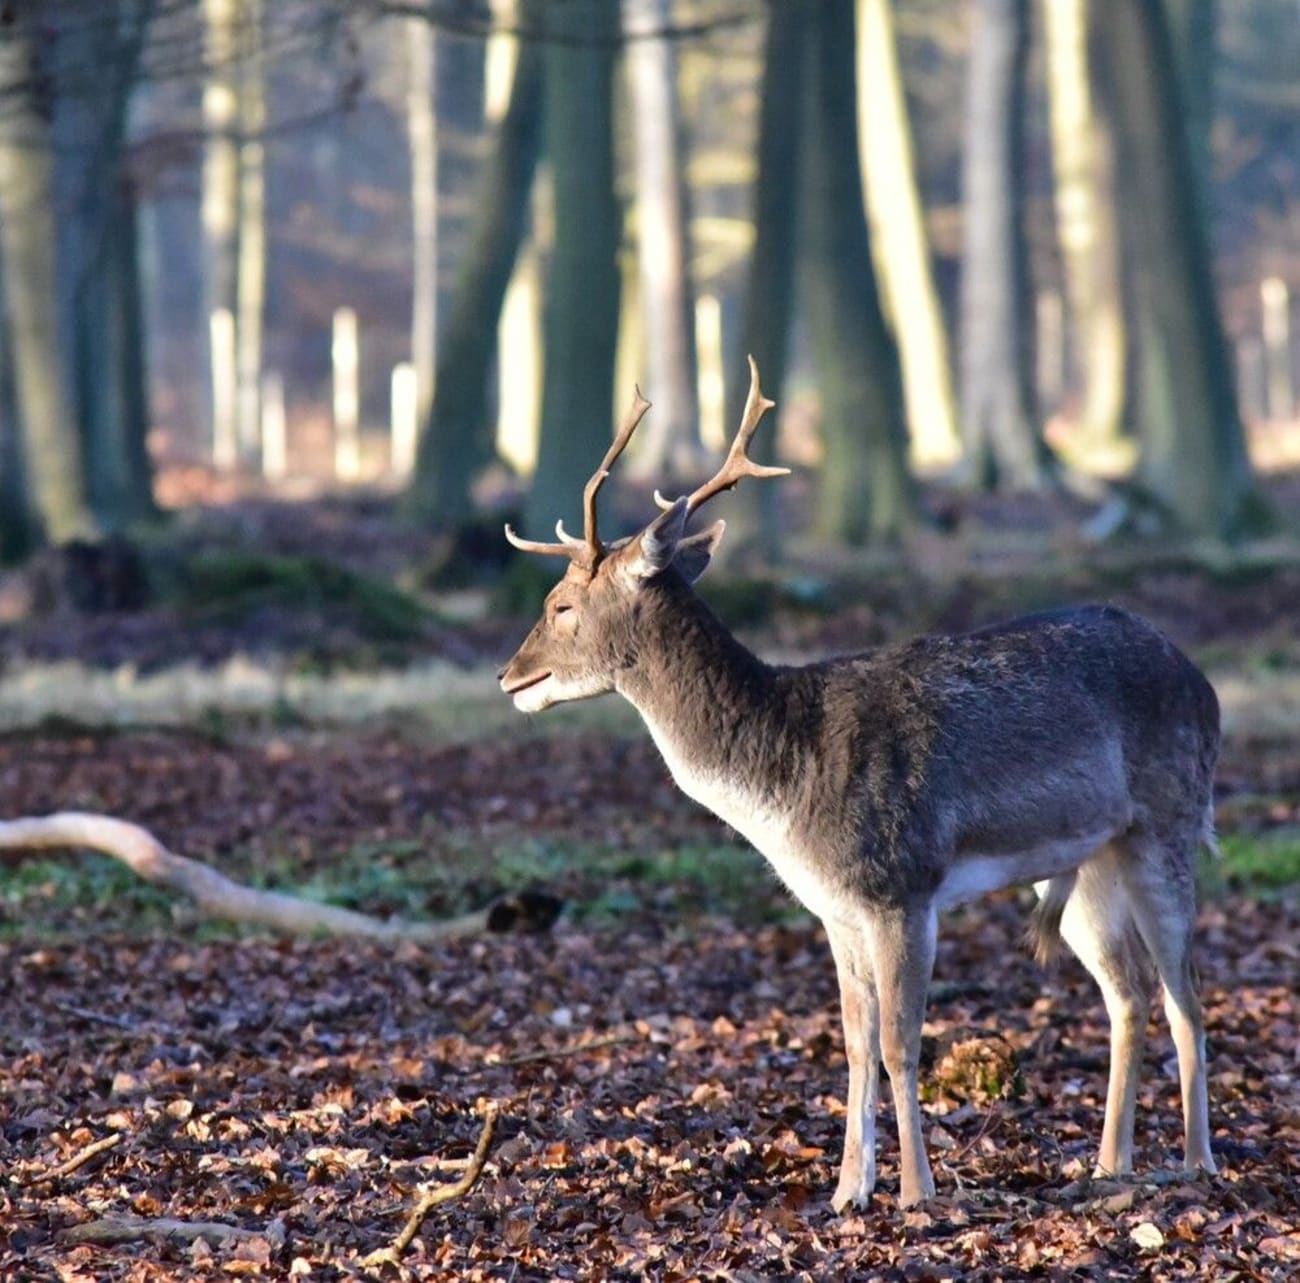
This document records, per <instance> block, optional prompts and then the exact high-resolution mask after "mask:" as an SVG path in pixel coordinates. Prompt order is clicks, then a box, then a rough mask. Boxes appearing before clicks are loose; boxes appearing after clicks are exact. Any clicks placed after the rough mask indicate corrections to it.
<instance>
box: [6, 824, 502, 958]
mask: <svg viewBox="0 0 1300 1283" xmlns="http://www.w3.org/2000/svg"><path fill="white" fill-rule="evenodd" d="M67 847H73V848H75V847H89V848H90V849H92V850H95V851H100V852H102V853H103V854H105V855H110V856H112V857H113V858H114V859H115V860H120V861H121V862H122V863H123V864H125V865H126V866H127V868H129V869H130V870H131V871H132V872H133V873H135V874H136V875H137V876H139V877H141V878H143V879H144V880H145V881H146V882H150V883H152V884H153V885H155V886H160V887H164V888H166V889H167V890H169V891H177V892H180V893H181V894H182V895H185V896H188V897H189V898H190V899H191V900H192V901H193V902H194V905H195V907H196V908H197V909H198V911H199V913H200V914H202V915H203V916H204V917H206V918H215V919H219V920H221V921H224V922H237V923H240V924H243V925H246V926H260V927H268V928H270V929H271V930H273V931H280V932H284V933H286V934H289V935H331V936H354V937H359V938H362V939H366V940H381V941H391V942H393V943H401V942H404V941H412V942H414V943H417V944H428V943H432V942H434V941H440V940H449V939H453V938H455V937H456V936H465V935H476V934H478V933H479V932H482V931H485V930H487V928H488V913H489V911H487V910H481V911H479V912H476V913H468V914H465V915H463V916H462V917H458V918H450V919H448V920H446V921H443V922H406V921H404V920H402V919H401V918H390V919H388V920H386V921H385V920H383V919H380V918H373V917H371V916H370V915H369V914H365V913H357V912H355V911H354V910H352V909H342V908H339V907H338V906H336V905H330V904H318V903H316V902H315V901H312V900H303V899H300V898H299V897H297V896H292V895H286V894H284V893H283V892H279V891H260V890H258V889H256V888H254V887H249V886H245V885H243V883H240V882H235V881H233V880H232V879H230V878H228V877H226V876H225V875H224V874H221V873H218V872H217V871H216V870H215V869H212V868H209V867H208V866H207V865H206V864H201V863H199V861H197V860H191V859H188V858H187V857H186V856H183V855H176V854H175V853H173V852H171V851H169V850H168V849H167V848H166V847H165V846H163V844H162V843H161V842H159V841H158V839H157V838H156V837H154V836H153V834H152V833H150V832H149V831H148V830H147V829H144V828H141V827H140V826H139V825H138V824H130V823H128V822H127V821H126V820H118V819H115V818H113V817H112V816H108V815H94V814H91V813H89V812H85V811H60V812H57V813H56V814H54V815H45V816H32V817H25V818H23V819H17V820H0V851H26V850H30V851H36V850H50V849H52V848H67Z"/></svg>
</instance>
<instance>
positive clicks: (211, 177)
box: [200, 0, 239, 468]
mask: <svg viewBox="0 0 1300 1283" xmlns="http://www.w3.org/2000/svg"><path fill="white" fill-rule="evenodd" d="M203 18H204V44H203V48H204V61H205V64H206V68H207V79H206V82H205V83H204V86H203V127H204V131H205V141H204V154H203V215H202V221H203V315H202V317H201V318H200V325H201V331H200V332H201V333H202V334H205V335H212V334H215V333H216V332H217V331H214V329H213V327H212V318H213V316H214V315H215V314H216V313H218V312H222V313H225V314H226V315H227V316H228V317H229V318H230V322H231V323H232V324H233V321H234V318H235V317H236V316H237V315H238V310H239V244H238V231H239V140H238V130H239V91H238V87H237V76H238V67H239V0H203ZM208 366H209V378H210V381H211V394H212V395H211V399H210V406H211V409H212V415H213V423H212V442H213V453H214V458H215V461H216V463H217V466H218V467H223V468H228V467H233V466H234V464H235V461H236V458H237V456H238V427H237V423H236V420H235V415H236V406H237V404H238V397H237V390H238V389H237V378H236V375H235V364H234V363H233V362H230V361H229V360H228V359H227V354H226V353H225V352H222V351H219V350H217V344H216V342H215V340H214V342H213V345H212V349H211V350H210V352H209V361H208Z"/></svg>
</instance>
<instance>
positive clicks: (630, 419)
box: [506, 388, 650, 570]
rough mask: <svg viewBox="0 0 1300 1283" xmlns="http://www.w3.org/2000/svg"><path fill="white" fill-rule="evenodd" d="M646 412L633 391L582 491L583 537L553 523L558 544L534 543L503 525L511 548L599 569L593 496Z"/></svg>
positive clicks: (602, 547)
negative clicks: (609, 443) (611, 437)
mask: <svg viewBox="0 0 1300 1283" xmlns="http://www.w3.org/2000/svg"><path fill="white" fill-rule="evenodd" d="M649 408H650V402H649V401H647V400H646V399H645V397H643V396H642V395H641V389H640V388H635V389H634V390H633V393H632V404H631V405H630V406H629V407H628V411H627V413H626V414H625V415H624V416H623V422H622V423H621V424H619V429H618V434H617V435H616V436H615V437H614V440H613V442H612V444H611V445H610V447H609V449H608V450H606V451H605V457H604V458H603V459H602V460H601V461H600V467H599V468H597V469H596V471H595V472H593V473H592V474H591V479H590V480H589V481H588V482H587V484H586V486H585V487H584V488H583V491H582V536H583V537H582V538H581V539H578V538H576V537H575V536H573V535H571V534H569V532H568V531H567V530H565V528H564V522H563V521H557V522H556V523H555V533H556V536H557V537H558V538H559V540H560V542H559V543H538V542H537V541H536V540H533V539H521V538H520V537H519V536H518V535H517V534H515V532H514V530H513V529H512V528H511V527H510V526H509V525H507V526H506V538H507V539H508V540H509V541H510V543H511V545H512V546H513V547H515V548H518V549H519V550H520V552H539V553H541V554H542V555H543V556H547V557H568V558H569V560H570V561H576V562H580V563H581V564H583V565H585V566H586V567H587V568H588V569H590V570H595V569H596V567H597V566H598V565H600V562H601V559H602V558H603V557H604V556H605V553H606V551H607V549H606V548H605V545H604V544H602V543H601V542H600V534H599V531H598V529H597V525H596V495H597V494H599V492H600V488H601V486H603V485H604V484H605V478H606V477H608V476H609V473H610V469H611V468H612V467H613V466H614V463H615V461H616V460H617V459H618V457H619V455H621V454H622V453H623V451H624V450H626V449H627V443H628V442H629V441H631V440H632V434H633V433H634V432H635V431H636V430H637V425H638V424H639V423H640V422H641V420H642V419H643V418H645V412H646V411H647V410H648V409H649Z"/></svg>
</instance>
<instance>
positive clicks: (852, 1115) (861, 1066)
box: [827, 927, 880, 1212]
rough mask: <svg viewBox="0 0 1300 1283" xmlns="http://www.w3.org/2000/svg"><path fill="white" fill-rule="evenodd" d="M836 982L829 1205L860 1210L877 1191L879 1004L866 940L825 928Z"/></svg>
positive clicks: (841, 931)
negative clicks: (834, 1152) (836, 1106)
mask: <svg viewBox="0 0 1300 1283" xmlns="http://www.w3.org/2000/svg"><path fill="white" fill-rule="evenodd" d="M827 934H828V936H829V937H830V942H831V952H832V953H833V954H834V955H835V969H836V973H837V975H838V977H839V983H840V1008H841V1011H842V1013H843V1019H844V1052H845V1055H846V1056H847V1057H848V1062H849V1094H848V1100H847V1102H846V1104H847V1109H846V1113H847V1118H846V1121H845V1128H844V1157H843V1160H842V1162H841V1163H840V1180H839V1184H838V1186H837V1187H836V1189H835V1196H834V1197H833V1198H832V1199H831V1206H832V1207H833V1208H834V1209H835V1210H836V1211H837V1212H842V1211H843V1210H844V1209H845V1208H846V1207H865V1206H866V1205H867V1202H868V1200H869V1199H870V1197H871V1191H872V1190H873V1189H875V1187H876V1102H877V1100H878V1099H879V1096H880V1002H879V999H878V998H877V996H876V982H875V976H874V975H873V974H872V971H871V965H870V955H869V953H868V951H867V948H866V942H865V940H864V939H863V938H862V936H861V935H860V934H859V933H853V932H849V931H845V930H844V929H843V928H839V927H837V928H828V929H827Z"/></svg>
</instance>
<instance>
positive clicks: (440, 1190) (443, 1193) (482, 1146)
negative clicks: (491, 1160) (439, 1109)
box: [364, 1102, 497, 1268]
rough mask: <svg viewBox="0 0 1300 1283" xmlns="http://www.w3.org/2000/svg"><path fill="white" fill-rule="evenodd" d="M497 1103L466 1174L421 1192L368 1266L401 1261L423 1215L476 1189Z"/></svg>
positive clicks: (490, 1108)
mask: <svg viewBox="0 0 1300 1283" xmlns="http://www.w3.org/2000/svg"><path fill="white" fill-rule="evenodd" d="M496 1120H497V1106H496V1103H495V1102H493V1103H492V1104H489V1105H488V1107H487V1111H486V1112H485V1113H484V1115H483V1130H482V1131H481V1132H479V1137H478V1144H477V1145H475V1146H474V1153H473V1155H472V1156H471V1158H470V1160H469V1165H468V1166H467V1167H466V1168H465V1173H464V1175H463V1176H461V1178H460V1179H459V1180H458V1181H453V1182H451V1183H450V1184H447V1185H438V1186H436V1187H435V1188H433V1189H426V1190H423V1191H422V1192H421V1194H420V1198H419V1201H418V1202H417V1203H416V1205H415V1207H414V1209H413V1210H412V1211H411V1214H410V1216H408V1217H407V1219H406V1224H405V1225H403V1226H402V1232H401V1233H400V1234H398V1236H397V1237H396V1238H395V1239H394V1240H393V1241H392V1243H390V1244H389V1246H388V1247H382V1248H380V1249H379V1250H378V1251H375V1252H371V1253H370V1255H369V1256H367V1257H366V1258H365V1261H364V1264H365V1265H366V1266H368V1267H371V1268H373V1267H375V1266H378V1265H397V1264H399V1262H400V1261H401V1258H402V1253H403V1252H405V1251H406V1249H407V1248H408V1247H410V1246H411V1243H412V1241H413V1240H414V1238H415V1236H416V1235H417V1234H418V1233H419V1232H420V1226H421V1225H423V1224H424V1218H425V1217H426V1216H428V1214H429V1213H430V1212H431V1211H433V1209H434V1208H435V1207H439V1206H441V1205H442V1204H443V1203H450V1202H453V1201H454V1200H455V1199H458V1198H463V1197H464V1196H465V1195H466V1194H468V1193H469V1191H470V1190H471V1189H473V1188H474V1185H475V1183H476V1182H477V1181H478V1178H479V1176H480V1175H481V1174H482V1172H483V1164H484V1163H485V1162H487V1156H488V1150H489V1148H490V1147H491V1145H492V1132H493V1129H494V1128H495V1126H496Z"/></svg>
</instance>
